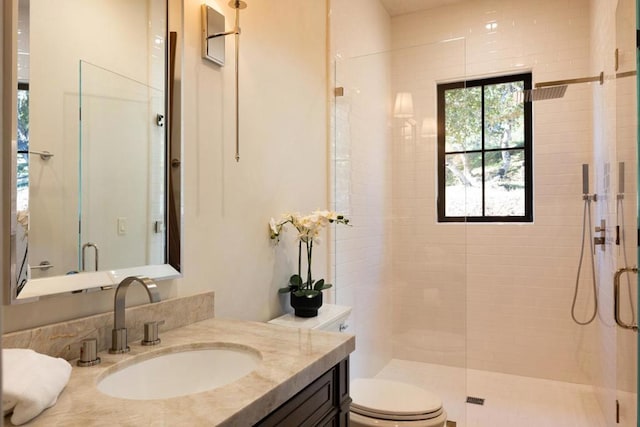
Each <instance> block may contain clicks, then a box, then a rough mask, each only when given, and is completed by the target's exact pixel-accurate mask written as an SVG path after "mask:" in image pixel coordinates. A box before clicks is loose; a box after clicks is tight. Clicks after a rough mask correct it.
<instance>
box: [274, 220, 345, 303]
mask: <svg viewBox="0 0 640 427" xmlns="http://www.w3.org/2000/svg"><path fill="white" fill-rule="evenodd" d="M334 222H335V223H337V224H345V225H349V220H348V219H347V218H345V217H344V215H340V214H338V213H336V212H333V211H315V212H312V213H311V214H310V215H306V216H301V215H300V214H297V213H292V214H285V215H282V218H281V219H280V221H276V220H275V219H273V218H271V221H269V231H270V235H271V239H273V240H275V241H276V243H278V242H279V241H280V235H281V234H282V232H283V231H284V230H283V227H284V226H285V224H287V223H291V225H293V226H294V227H295V228H296V230H298V274H294V275H293V276H291V278H290V279H289V286H287V287H285V288H280V289H279V290H278V292H279V293H288V292H293V293H294V294H295V295H296V296H297V297H303V296H305V297H307V298H313V297H315V296H317V295H318V294H319V293H320V292H322V290H324V289H329V288H330V287H331V284H330V283H326V282H325V280H324V279H320V280H318V281H315V280H313V279H312V277H311V255H312V253H313V244H314V243H316V245H317V244H319V243H320V239H319V237H320V231H321V230H322V229H323V228H324V227H326V226H327V225H329V224H331V223H334ZM303 245H304V246H305V248H306V255H307V272H306V273H307V274H306V276H307V277H306V281H304V280H303V278H302V246H303Z"/></svg>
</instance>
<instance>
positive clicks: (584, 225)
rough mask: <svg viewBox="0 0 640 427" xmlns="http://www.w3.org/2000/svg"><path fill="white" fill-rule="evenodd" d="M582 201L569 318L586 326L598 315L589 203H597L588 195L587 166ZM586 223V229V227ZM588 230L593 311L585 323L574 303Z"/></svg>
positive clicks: (583, 175) (584, 169) (594, 195)
mask: <svg viewBox="0 0 640 427" xmlns="http://www.w3.org/2000/svg"><path fill="white" fill-rule="evenodd" d="M582 200H584V209H583V213H582V243H581V244H580V260H579V261H578V271H577V273H576V284H575V288H574V291H573V302H572V303H571V318H572V319H573V321H574V322H576V323H577V324H578V325H582V326H584V325H588V324H589V323H591V322H593V320H594V319H595V318H596V315H597V313H598V289H597V286H596V269H595V261H594V250H593V234H592V232H591V230H592V228H591V202H592V201H593V202H595V201H597V197H596V194H595V193H594V194H593V195H590V194H589V165H588V164H583V165H582ZM587 222H588V227H587ZM587 228H588V229H589V252H590V253H591V283H592V291H593V311H592V313H591V315H590V316H589V318H588V319H587V320H585V321H581V320H578V318H577V316H576V301H577V299H578V291H579V288H580V271H581V270H582V261H583V260H584V242H585V238H586V234H587Z"/></svg>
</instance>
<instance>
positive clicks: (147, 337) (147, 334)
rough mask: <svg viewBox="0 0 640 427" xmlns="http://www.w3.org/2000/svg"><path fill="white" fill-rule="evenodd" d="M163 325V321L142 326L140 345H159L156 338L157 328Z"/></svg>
mask: <svg viewBox="0 0 640 427" xmlns="http://www.w3.org/2000/svg"><path fill="white" fill-rule="evenodd" d="M162 325H164V320H161V321H159V322H158V321H154V322H146V323H145V324H144V339H143V340H142V342H141V344H142V345H157V344H160V338H159V337H158V326H162Z"/></svg>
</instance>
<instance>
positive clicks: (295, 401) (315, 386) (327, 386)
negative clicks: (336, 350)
mask: <svg viewBox="0 0 640 427" xmlns="http://www.w3.org/2000/svg"><path fill="white" fill-rule="evenodd" d="M350 404H351V398H350V397H349V358H348V357H347V358H346V359H344V360H342V361H341V362H340V363H338V364H337V365H335V366H334V367H333V368H331V369H329V370H328V371H327V372H325V373H324V374H322V375H320V377H318V378H317V379H316V380H315V381H313V382H312V383H311V384H309V385H308V386H307V387H305V388H304V389H303V390H302V391H300V392H299V393H298V394H296V395H295V396H293V397H292V398H291V399H289V400H288V401H287V402H285V403H283V404H282V405H281V406H280V407H279V408H278V409H276V410H275V411H273V412H272V413H270V414H269V415H267V416H266V417H265V418H263V419H262V420H261V421H260V422H258V423H257V424H256V426H260V427H270V426H282V427H303V426H304V427H307V426H308V427H312V426H314V427H315V426H321V427H325V426H326V427H346V426H348V425H349V405H350Z"/></svg>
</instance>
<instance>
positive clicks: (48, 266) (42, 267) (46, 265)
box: [29, 260, 54, 270]
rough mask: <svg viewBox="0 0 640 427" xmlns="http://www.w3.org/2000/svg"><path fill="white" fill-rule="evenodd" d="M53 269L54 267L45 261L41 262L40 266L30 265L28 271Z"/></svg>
mask: <svg viewBox="0 0 640 427" xmlns="http://www.w3.org/2000/svg"><path fill="white" fill-rule="evenodd" d="M53 267H54V265H53V264H51V263H50V262H49V261H47V260H44V261H42V262H41V263H40V264H38V265H31V266H29V268H30V269H32V270H48V269H50V268H53Z"/></svg>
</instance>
